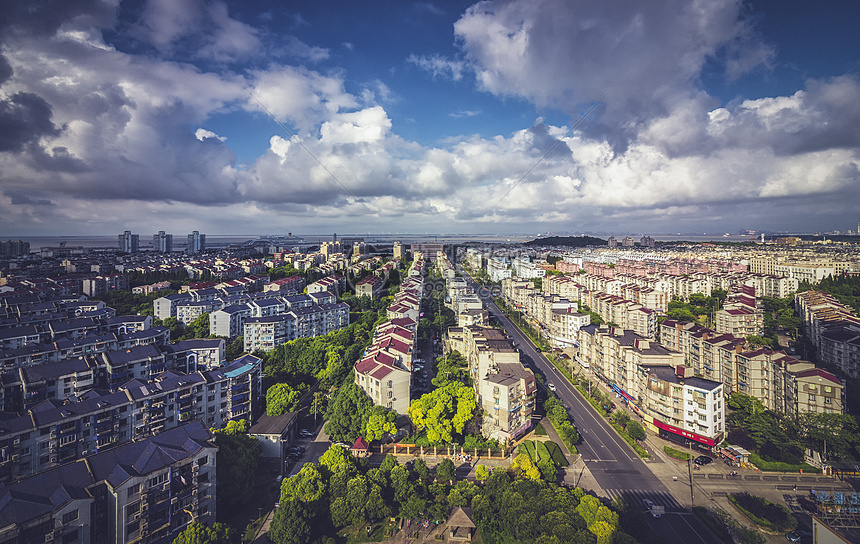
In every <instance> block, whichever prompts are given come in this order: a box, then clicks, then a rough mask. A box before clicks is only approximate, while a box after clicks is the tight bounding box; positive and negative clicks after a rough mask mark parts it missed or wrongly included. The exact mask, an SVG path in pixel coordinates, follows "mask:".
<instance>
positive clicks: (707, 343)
mask: <svg viewBox="0 0 860 544" xmlns="http://www.w3.org/2000/svg"><path fill="white" fill-rule="evenodd" d="M660 342H661V343H662V344H663V345H665V346H667V347H670V348H671V349H676V350H679V351H681V352H682V353H683V354H684V358H685V362H686V364H687V365H688V366H690V367H691V368H692V370H693V372H694V374H695V375H697V376H701V377H704V378H707V379H710V380H714V381H717V382H720V383H722V384H723V386H724V391H725V394H726V395H728V394H730V393H732V392H734V391H738V392H740V393H744V394H745V395H749V396H752V397H755V398H757V399H759V400H760V401H761V402H762V404H763V405H764V406H765V408H767V409H769V410H773V411H775V412H780V413H786V414H791V415H795V414H799V413H804V412H809V411H813V412H821V413H842V410H843V400H842V399H843V396H844V387H843V385H842V384H841V382H840V381H839V380H838V379H837V378H836V377H835V376H833V375H832V374H830V373H828V372H824V371H823V370H821V369H817V368H816V367H815V366H814V365H813V364H812V363H809V362H807V361H801V360H799V359H796V358H794V357H792V356H790V355H787V354H785V353H783V352H781V351H771V350H769V349H765V348H752V347H750V346H749V345H748V344H747V343H746V340H745V339H744V338H742V337H737V336H733V335H731V334H721V333H718V332H717V331H714V330H711V329H707V328H705V327H701V326H699V325H696V324H694V323H682V322H676V321H672V320H666V321H664V322H663V323H662V324H661V325H660ZM819 378H820V379H821V382H822V383H821V384H817V380H818V379H819ZM824 382H827V383H826V384H825V383H824ZM809 385H813V386H817V385H821V388H822V391H823V388H824V387H827V391H826V394H824V393H819V394H818V395H817V396H816V394H815V393H814V392H813V393H812V397H811V399H810V397H809ZM812 389H813V390H815V389H816V387H813V388H812Z"/></svg>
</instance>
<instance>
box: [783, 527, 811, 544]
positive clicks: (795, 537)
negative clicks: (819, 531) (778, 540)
mask: <svg viewBox="0 0 860 544" xmlns="http://www.w3.org/2000/svg"><path fill="white" fill-rule="evenodd" d="M808 536H812V535H811V534H810V533H807V532H806V531H801V530H800V529H798V530H796V531H792V532H790V533H788V534H787V535H785V538H787V539H788V540H789V542H800V541H801V540H803V539H804V538H805V537H808Z"/></svg>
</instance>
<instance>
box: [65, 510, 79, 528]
mask: <svg viewBox="0 0 860 544" xmlns="http://www.w3.org/2000/svg"><path fill="white" fill-rule="evenodd" d="M76 519H78V509H77V508H75V509H74V510H72V511H71V512H66V513H65V514H63V525H68V524H69V523H71V522H73V521H75V520H76Z"/></svg>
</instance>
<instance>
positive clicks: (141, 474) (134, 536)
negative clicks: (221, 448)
mask: <svg viewBox="0 0 860 544" xmlns="http://www.w3.org/2000/svg"><path fill="white" fill-rule="evenodd" d="M217 451H218V448H217V447H216V446H215V443H214V440H213V439H212V435H211V434H210V433H209V431H208V430H207V429H206V428H205V427H204V425H203V424H202V423H201V422H200V421H194V422H191V423H188V424H186V425H182V426H179V427H176V428H174V429H172V430H168V431H165V432H163V433H161V434H159V435H156V436H153V437H150V438H145V439H143V440H140V441H137V442H130V443H127V444H125V445H123V446H119V447H117V448H114V449H111V450H108V451H105V452H101V453H97V454H94V455H89V456H87V457H84V458H82V459H77V460H74V462H72V463H70V464H67V465H64V466H60V467H57V468H54V469H52V470H48V471H45V472H42V473H40V474H37V475H34V476H30V477H28V478H26V479H23V480H21V481H18V482H14V483H10V484H8V485H7V486H6V487H4V488H3V489H2V491H0V516H2V517H3V519H4V523H3V528H2V529H0V539H2V541H3V542H58V543H59V542H62V543H67V544H71V543H74V542H82V543H93V544H102V543H104V544H125V543H131V542H147V543H149V542H151V543H157V542H170V541H172V540H173V539H174V538H175V537H176V536H178V535H179V533H180V532H181V531H182V530H184V529H185V528H186V527H187V526H188V524H189V523H191V522H192V521H200V522H203V523H207V524H211V523H214V522H215V519H216V498H217V497H216V489H215V470H216V454H217ZM36 505H38V506H36Z"/></svg>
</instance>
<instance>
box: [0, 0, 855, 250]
mask: <svg viewBox="0 0 860 544" xmlns="http://www.w3.org/2000/svg"><path fill="white" fill-rule="evenodd" d="M352 4H353V3H331V4H327V5H320V3H319V2H309V1H298V2H291V3H289V4H286V5H285V4H283V3H279V2H273V1H270V0H258V1H255V2H235V1H227V2H224V1H210V0H135V1H119V0H63V1H60V0H31V1H29V2H26V3H16V2H5V3H3V4H2V6H0V236H15V235H50V234H61V233H73V234H82V235H86V234H104V233H113V232H120V231H122V230H125V229H131V230H133V231H135V232H138V231H140V232H142V233H148V232H150V231H152V232H155V231H158V230H166V231H168V232H171V231H175V232H185V231H188V232H190V231H191V230H199V231H201V232H207V231H208V232H219V233H228V232H278V231H283V232H287V231H292V232H315V231H317V232H322V231H326V232H328V231H341V232H364V231H377V232H382V231H393V232H422V231H431V232H461V233H469V232H501V233H506V232H529V231H533V232H538V231H544V232H545V231H555V232H576V231H583V230H589V231H604V232H636V231H641V232H649V231H650V232H674V231H681V232H698V231H708V232H717V231H726V232H734V231H736V230H737V229H738V228H751V229H763V230H764V229H768V230H795V231H826V230H832V229H841V230H847V229H850V228H852V227H853V226H854V225H856V224H857V221H858V220H860V208H858V206H857V202H860V194H858V193H860V166H858V165H860V131H858V130H857V127H858V126H860V77H858V73H857V71H858V68H860V63H858V61H857V59H856V58H851V56H850V52H846V51H857V50H858V49H860V48H858V43H857V42H858V41H860V39H858V38H857V37H856V36H855V34H856V33H854V32H853V31H852V30H851V29H850V21H852V20H856V18H854V17H852V16H851V14H854V15H857V14H858V11H860V10H859V9H858V8H857V6H855V5H853V4H851V3H847V2H846V3H844V4H845V5H844V6H839V9H835V8H827V9H822V10H820V12H819V13H817V14H815V15H810V14H809V13H807V12H805V11H804V9H802V6H803V4H800V3H797V4H796V5H795V4H793V3H791V2H789V5H785V4H784V3H777V2H770V1H769V0H768V1H764V0H762V1H760V2H755V1H753V2H738V1H734V0H709V1H708V2H691V1H686V0H685V1H682V0H659V1H655V2H649V3H647V5H646V4H642V3H641V2H634V1H632V0H611V1H607V2H590V1H586V0H576V1H571V0H508V1H502V0H487V1H482V2H478V3H468V2H459V3H458V2H439V3H428V2H408V3H407V2H404V3H391V2H381V1H379V2H370V3H360V4H361V5H360V6H359V5H352ZM837 4H838V3H837ZM792 12H793V13H794V15H793V16H792ZM812 16H814V17H818V18H820V19H822V20H823V21H819V22H826V23H828V25H819V26H818V28H820V30H818V31H817V32H819V33H821V34H814V33H813V31H811V30H809V29H808V27H815V25H811V24H808V23H809V21H808V17H812ZM801 28H802V29H803V31H801V30H800V29H801ZM825 33H827V38H828V39H827V40H824V39H822V34H825ZM601 98H602V100H601ZM589 111H590V113H589V114H588V115H587V116H586V117H585V118H584V119H583V115H584V114H585V113H586V112H589ZM275 119H276V120H277V122H276V120H275Z"/></svg>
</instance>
